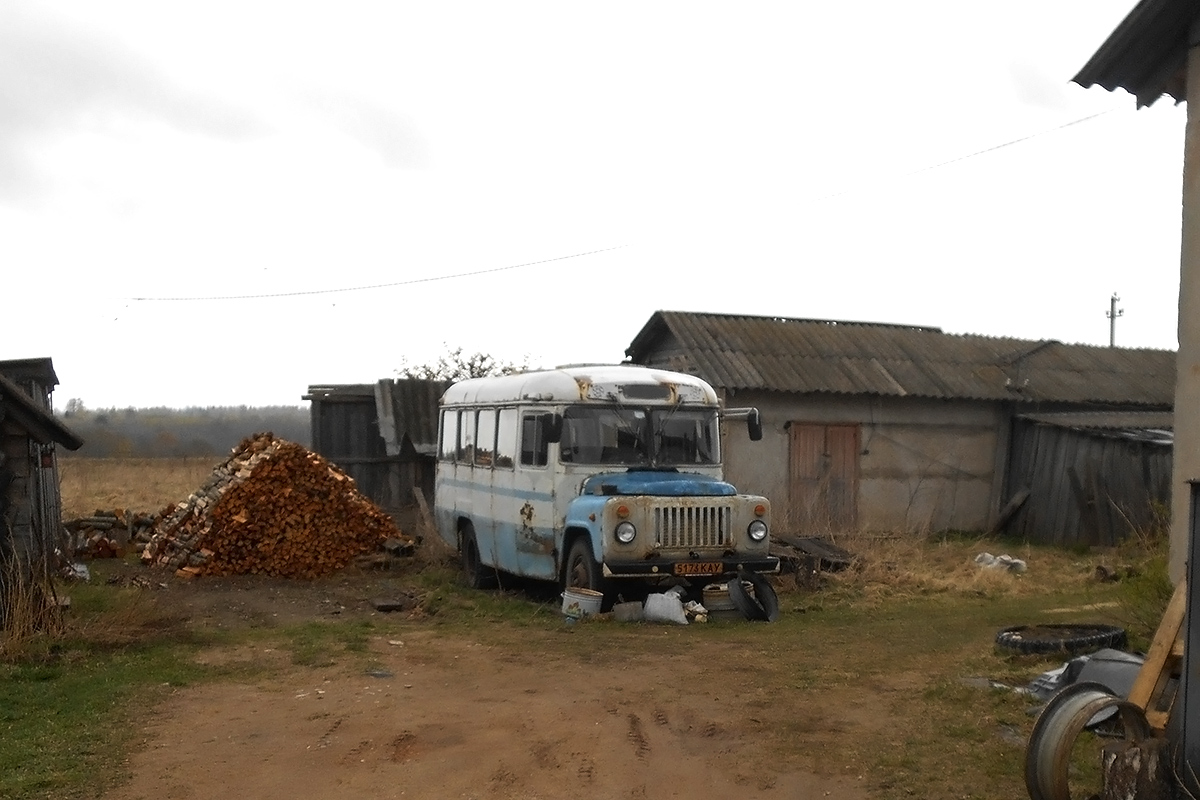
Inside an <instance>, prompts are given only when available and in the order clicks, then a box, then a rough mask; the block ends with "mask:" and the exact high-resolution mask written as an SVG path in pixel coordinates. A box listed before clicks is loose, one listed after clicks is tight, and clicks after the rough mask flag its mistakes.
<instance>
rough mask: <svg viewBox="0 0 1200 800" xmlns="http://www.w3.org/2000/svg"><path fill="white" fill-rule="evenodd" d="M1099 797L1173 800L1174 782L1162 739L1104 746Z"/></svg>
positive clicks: (1110, 799)
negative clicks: (1101, 785)
mask: <svg viewBox="0 0 1200 800" xmlns="http://www.w3.org/2000/svg"><path fill="white" fill-rule="evenodd" d="M1100 758H1101V766H1102V769H1103V774H1104V783H1103V786H1104V788H1103V789H1102V790H1101V791H1100V800H1173V798H1174V783H1173V781H1172V777H1171V763H1170V759H1169V758H1168V754H1167V742H1166V740H1165V739H1146V740H1144V741H1141V742H1130V741H1120V742H1113V743H1112V744H1108V745H1105V746H1104V751H1103V753H1102V755H1101V757H1100Z"/></svg>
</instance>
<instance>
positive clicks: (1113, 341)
mask: <svg viewBox="0 0 1200 800" xmlns="http://www.w3.org/2000/svg"><path fill="white" fill-rule="evenodd" d="M1120 299H1121V298H1119V297H1117V293H1116V292H1113V296H1112V300H1110V301H1108V314H1107V316H1108V346H1109V347H1116V346H1117V317H1123V316H1125V309H1123V308H1122V309H1118V308H1117V302H1118V301H1120Z"/></svg>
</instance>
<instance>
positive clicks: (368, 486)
mask: <svg viewBox="0 0 1200 800" xmlns="http://www.w3.org/2000/svg"><path fill="white" fill-rule="evenodd" d="M449 385H450V384H449V382H447V381H432V380H420V379H416V378H402V379H398V380H388V379H385V380H381V381H378V382H376V383H373V384H370V383H367V384H338V385H316V386H310V387H309V388H308V394H306V395H305V396H304V399H305V400H309V401H310V402H311V403H312V411H311V413H312V447H313V450H314V451H316V452H318V453H320V454H321V455H323V456H325V458H328V459H329V460H330V461H332V462H333V463H335V464H337V465H338V466H339V467H341V468H342V469H343V470H345V472H346V473H347V474H348V475H350V477H352V478H354V480H355V482H356V483H357V484H358V489H359V491H361V492H362V493H363V494H365V495H366V496H367V497H369V498H371V500H372V501H373V502H375V504H376V505H378V506H380V507H381V508H383V509H385V510H387V511H389V512H396V511H398V510H399V509H402V508H405V507H408V506H411V505H413V504H414V503H415V502H416V496H415V493H416V492H417V491H422V492H424V496H425V497H426V498H431V497H432V496H433V478H434V467H435V465H436V458H435V456H436V452H437V407H438V400H439V399H440V398H441V396H442V393H443V392H444V391H446V388H447V387H448V386H449Z"/></svg>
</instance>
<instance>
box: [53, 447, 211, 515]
mask: <svg viewBox="0 0 1200 800" xmlns="http://www.w3.org/2000/svg"><path fill="white" fill-rule="evenodd" d="M218 463H220V460H219V459H214V458H74V457H69V458H62V459H60V460H59V462H58V471H59V481H60V485H61V490H62V506H63V517H64V518H66V519H70V518H71V517H81V516H87V515H88V514H91V513H93V512H95V511H100V510H104V511H112V510H113V509H118V508H120V509H126V510H129V511H137V512H146V513H153V512H155V511H159V510H160V509H162V508H163V507H164V506H166V505H167V504H168V503H173V502H178V501H180V500H186V499H187V496H188V495H189V494H191V493H192V492H194V491H195V490H196V489H197V488H199V486H200V484H201V483H203V481H204V479H205V478H207V477H208V475H209V473H211V472H212V471H213V467H215V466H217V464H218Z"/></svg>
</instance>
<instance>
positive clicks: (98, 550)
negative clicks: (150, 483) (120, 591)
mask: <svg viewBox="0 0 1200 800" xmlns="http://www.w3.org/2000/svg"><path fill="white" fill-rule="evenodd" d="M63 527H65V528H66V529H67V530H68V531H69V532H70V534H71V542H72V547H73V549H74V551H75V554H76V555H77V556H84V557H88V558H119V557H121V556H123V555H125V551H126V549H127V548H129V547H131V546H134V547H140V544H138V543H139V542H145V541H148V540H149V537H150V530H151V529H152V528H153V527H154V517H153V516H151V515H149V514H138V513H136V512H133V511H127V510H125V509H120V508H117V509H113V510H111V511H108V510H103V509H99V510H97V511H95V512H93V513H92V515H91V516H88V517H76V518H74V519H68V520H64V521H63Z"/></svg>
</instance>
